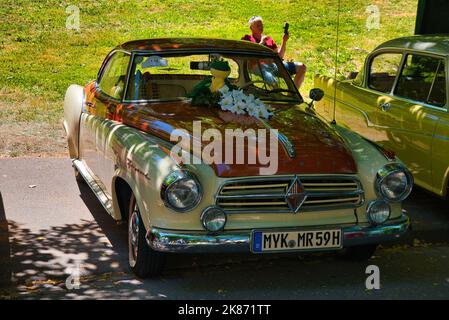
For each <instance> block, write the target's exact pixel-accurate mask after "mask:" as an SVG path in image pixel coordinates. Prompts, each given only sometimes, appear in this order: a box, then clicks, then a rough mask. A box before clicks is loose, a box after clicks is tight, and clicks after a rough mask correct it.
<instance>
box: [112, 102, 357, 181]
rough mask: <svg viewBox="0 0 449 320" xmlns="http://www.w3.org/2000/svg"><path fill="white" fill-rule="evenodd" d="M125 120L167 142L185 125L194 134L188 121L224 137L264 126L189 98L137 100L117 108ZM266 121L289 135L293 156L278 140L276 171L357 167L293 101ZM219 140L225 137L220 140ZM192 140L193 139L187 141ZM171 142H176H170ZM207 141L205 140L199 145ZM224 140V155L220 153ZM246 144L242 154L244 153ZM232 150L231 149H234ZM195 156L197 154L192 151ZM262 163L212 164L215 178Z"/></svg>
mask: <svg viewBox="0 0 449 320" xmlns="http://www.w3.org/2000/svg"><path fill="white" fill-rule="evenodd" d="M120 115H121V118H122V119H120V120H122V121H123V123H124V124H126V125H129V126H133V127H135V128H138V129H140V130H143V131H145V132H148V133H151V134H153V135H155V136H158V137H160V138H162V139H164V140H167V141H170V135H171V134H172V133H173V131H174V130H177V129H178V130H179V129H184V130H186V131H187V132H188V133H189V134H190V136H191V137H192V136H193V121H201V132H204V130H206V129H217V130H219V131H220V132H221V133H222V134H223V137H224V132H225V129H242V130H243V131H245V130H246V129H254V130H256V132H257V129H267V127H266V125H265V124H264V123H263V122H262V121H260V120H258V119H256V118H254V117H250V116H247V115H236V114H233V113H231V112H229V111H222V110H220V109H218V108H213V107H196V106H191V105H190V103H189V102H188V101H176V102H165V103H162V102H161V103H151V104H146V105H145V104H137V105H130V106H126V107H124V108H123V110H122V111H121V112H120ZM266 123H267V124H268V125H269V126H270V127H272V128H273V129H277V130H278V131H279V133H282V134H283V135H284V136H286V137H287V138H288V140H289V141H290V143H291V144H292V145H293V146H294V151H295V156H293V157H292V156H289V155H288V153H287V150H286V148H285V147H284V146H283V144H282V143H279V144H278V164H279V165H278V171H277V174H353V173H356V172H357V167H356V164H355V162H354V159H353V157H352V155H351V152H350V151H349V150H348V149H347V147H346V144H345V142H344V140H343V139H342V138H341V137H340V136H339V135H338V134H337V133H336V132H335V131H334V130H333V129H332V128H331V127H329V126H328V125H327V124H326V123H324V122H322V121H321V120H320V119H319V118H317V117H315V116H314V115H312V114H309V113H307V112H304V111H302V110H301V108H300V107H299V106H297V105H296V106H295V105H285V104H283V105H276V111H275V115H274V116H273V117H272V118H271V119H270V120H267V121H266ZM223 140H224V138H223ZM191 141H192V140H191ZM173 143H177V141H174V142H173ZM209 143H210V142H209V141H205V142H203V143H202V146H203V147H204V146H206V145H208V144H209ZM224 144H225V141H223V154H224V150H225V148H224ZM246 145H247V143H245V154H247V153H246V152H247V146H246ZM234 148H235V147H234ZM197 156H198V155H197ZM261 167H266V165H261V164H259V163H256V164H215V165H213V168H214V170H215V172H216V173H217V175H218V176H220V177H239V176H252V175H259V169H260V168H261Z"/></svg>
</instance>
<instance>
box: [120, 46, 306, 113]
mask: <svg viewBox="0 0 449 320" xmlns="http://www.w3.org/2000/svg"><path fill="white" fill-rule="evenodd" d="M122 51H123V50H122ZM125 52H127V51H125ZM128 53H129V52H128ZM214 53H217V54H220V53H222V54H236V55H244V56H250V57H257V56H260V57H265V58H273V59H274V60H277V61H278V62H279V65H280V67H281V68H283V69H284V72H286V74H289V73H288V71H287V69H286V68H285V66H284V64H283V61H282V59H281V58H280V57H279V55H277V54H275V53H270V52H258V51H256V50H254V51H242V50H233V49H217V50H215V49H211V48H195V49H180V50H177V49H169V50H160V51H157V50H132V51H131V59H130V63H129V66H128V75H127V79H126V85H125V92H124V95H123V99H122V100H121V101H122V102H123V103H135V102H139V103H140V102H147V103H151V102H164V100H154V99H152V100H128V99H126V97H127V95H128V89H129V85H130V83H129V79H130V77H131V69H132V65H133V64H134V59H135V57H136V56H137V55H139V56H142V55H143V56H144V55H154V54H157V55H161V56H167V55H177V54H179V55H182V54H191V55H193V54H214ZM239 77H240V75H239ZM285 80H286V81H288V82H290V85H291V87H292V88H294V90H295V91H296V94H297V96H298V97H299V99H298V100H292V102H289V103H297V104H301V103H304V98H303V97H302V95H301V93H300V92H299V90H298V88H296V85H295V84H294V82H293V79H292V77H290V76H289V77H287V79H285ZM262 100H263V99H262ZM173 101H177V100H173ZM273 101H276V102H286V101H285V100H279V101H278V100H273Z"/></svg>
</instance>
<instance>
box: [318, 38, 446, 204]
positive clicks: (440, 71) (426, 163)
mask: <svg viewBox="0 0 449 320" xmlns="http://www.w3.org/2000/svg"><path fill="white" fill-rule="evenodd" d="M448 57H449V36H447V35H446V36H441V35H440V36H438V35H432V36H410V37H403V38H398V39H394V40H390V41H387V42H385V43H383V44H381V45H380V46H378V47H377V48H376V49H375V50H374V51H373V52H372V53H370V54H369V55H368V56H367V58H366V60H365V64H364V66H363V68H362V70H361V72H359V73H353V76H351V77H348V78H349V79H347V80H344V81H338V82H337V83H335V82H334V81H333V80H332V79H330V78H328V77H325V76H317V77H315V85H316V86H317V87H318V88H321V89H322V90H324V91H325V98H324V99H323V100H322V101H320V102H319V103H318V104H316V106H315V107H316V111H317V113H319V114H320V115H321V116H322V117H324V118H325V119H326V120H327V121H332V120H333V119H334V113H335V120H336V122H337V123H338V124H339V125H340V126H343V127H345V128H348V129H351V130H353V131H355V132H357V133H358V134H360V135H362V136H363V137H364V138H366V139H368V140H370V141H371V142H373V143H376V144H378V145H379V146H381V147H383V148H385V149H387V150H390V151H392V152H395V154H396V155H397V157H398V158H399V159H401V161H403V162H404V164H406V165H407V167H408V168H409V170H410V171H411V172H412V174H413V176H414V179H415V182H416V184H417V185H419V186H421V187H423V188H425V189H427V190H429V191H431V192H433V193H435V194H437V195H439V196H442V197H444V196H446V194H447V187H448V179H449V114H448V101H447V96H448V93H449V91H448V90H449V88H448V84H449V81H448V73H449V71H448V70H449V69H448V65H449V60H448ZM351 78H352V79H351ZM334 92H336V94H335V95H334ZM334 98H335V99H334ZM334 105H335V111H334Z"/></svg>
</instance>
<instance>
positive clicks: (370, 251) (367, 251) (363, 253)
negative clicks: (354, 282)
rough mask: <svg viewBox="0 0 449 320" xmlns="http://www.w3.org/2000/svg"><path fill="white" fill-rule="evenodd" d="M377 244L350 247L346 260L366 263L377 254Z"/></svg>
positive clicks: (346, 253) (345, 256) (345, 254)
mask: <svg viewBox="0 0 449 320" xmlns="http://www.w3.org/2000/svg"><path fill="white" fill-rule="evenodd" d="M376 249H377V244H370V245H363V246H355V247H349V248H347V249H346V252H345V253H344V258H345V259H346V260H350V261H366V260H368V259H369V258H371V257H372V256H373V255H374V252H376Z"/></svg>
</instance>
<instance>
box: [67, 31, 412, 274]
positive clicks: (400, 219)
mask: <svg viewBox="0 0 449 320" xmlns="http://www.w3.org/2000/svg"><path fill="white" fill-rule="evenodd" d="M217 61H218V62H217ZM214 63H215V64H214ZM214 65H216V66H217V67H212V66H214ZM223 66H225V68H222V67H223ZM220 68H222V69H220ZM213 70H215V71H213ZM217 70H218V71H217ZM211 74H213V76H211ZM223 74H225V75H226V79H225V82H226V83H227V84H228V85H229V86H231V87H232V88H233V89H232V91H230V92H231V93H232V94H234V93H237V94H239V95H240V96H245V97H251V99H253V101H255V102H257V104H258V105H259V106H266V107H267V109H266V110H265V111H267V112H266V113H261V114H260V115H259V114H252V115H250V114H249V113H244V112H243V111H242V109H238V106H237V107H236V109H226V108H225V102H224V100H226V99H224V100H223V99H222V100H220V103H221V104H220V106H221V107H220V106H217V105H216V104H213V103H212V104H211V105H207V104H206V105H201V103H199V104H196V103H193V100H194V99H196V98H198V96H192V92H200V91H201V90H198V88H200V89H201V88H202V89H204V88H206V87H207V85H206V86H204V87H201V84H202V85H204V84H207V83H208V81H209V84H210V83H212V84H211V86H210V89H206V90H205V91H204V90H203V92H206V91H207V90H209V91H210V92H212V88H213V87H214V81H216V79H218V78H220V77H221V76H222V75H223ZM199 85H200V86H199ZM223 88H224V86H223V87H221V88H220V90H221V89H223ZM225 91H226V90H223V91H220V92H221V93H218V92H217V91H214V92H215V95H211V97H220V96H221V95H223V96H224V95H225ZM228 94H229V92H228ZM311 96H312V97H314V99H315V100H319V98H320V91H319V90H312V91H311ZM228 97H229V96H228ZM200 100H201V99H200ZM243 107H244V108H247V110H249V106H243ZM268 110H269V112H268ZM248 112H249V111H248ZM198 123H200V124H201V133H204V132H206V130H208V129H215V131H214V132H218V133H221V132H225V130H229V129H234V130H237V131H238V130H241V132H243V133H246V132H248V130H251V129H253V130H254V131H256V130H257V132H259V130H265V129H268V130H270V131H269V132H272V133H275V136H274V137H275V138H274V140H273V141H275V142H276V144H275V146H276V148H275V149H274V151H272V152H271V153H270V156H271V155H273V156H275V157H274V158H273V159H275V160H276V161H277V167H276V170H275V171H274V172H271V173H270V174H268V175H267V174H266V172H264V171H262V170H261V169H263V168H265V167H266V166H267V163H266V162H264V163H263V162H261V161H256V162H250V161H249V156H248V158H245V159H244V161H243V162H242V161H240V162H239V161H234V162H235V163H234V162H233V161H230V162H229V161H226V162H222V163H220V162H219V161H216V162H207V161H205V160H204V158H203V157H201V156H202V153H201V150H202V149H201V147H203V146H204V141H201V139H200V140H198V139H196V140H195V132H194V131H195V125H198ZM64 128H65V130H66V132H67V138H68V146H69V150H70V157H71V158H72V159H73V166H74V168H75V175H76V176H77V179H78V180H79V181H85V182H87V184H88V185H89V186H90V187H91V189H92V190H93V192H94V193H95V194H96V195H97V197H98V199H99V200H100V201H101V203H102V204H103V206H104V208H105V209H106V211H107V212H108V213H109V214H110V215H111V216H112V217H113V218H114V219H116V220H124V221H128V233H129V237H128V238H129V264H130V267H131V269H132V271H133V272H134V273H135V274H136V275H137V276H139V277H147V276H155V275H157V274H159V273H160V272H161V271H162V268H163V265H164V261H165V259H166V255H167V254H173V253H180V252H197V253H202V252H238V251H240V252H248V253H254V254H259V253H273V252H290V251H293V252H302V251H321V250H334V251H338V250H341V253H342V256H346V257H349V258H356V259H367V258H369V257H371V256H372V254H373V253H374V251H375V249H376V246H377V245H378V244H379V243H382V242H384V241H388V240H394V239H397V238H399V237H400V236H402V235H404V234H405V233H406V232H407V231H408V230H409V227H410V220H409V217H408V216H407V215H406V213H405V212H403V210H402V207H401V202H402V201H403V200H404V199H405V198H406V197H407V196H408V195H409V193H410V191H411V188H412V184H413V180H412V176H411V175H410V173H409V171H408V170H407V169H406V168H405V166H404V165H403V164H401V162H400V161H398V160H397V159H395V158H394V157H391V156H390V155H389V154H388V152H385V150H383V149H382V148H379V147H378V146H375V145H373V144H372V143H370V142H368V141H366V140H365V139H363V138H361V137H360V136H359V135H357V134H354V133H352V132H350V131H349V130H347V129H345V128H341V127H339V126H334V125H330V124H327V123H326V122H325V121H323V120H322V119H321V118H319V117H318V116H316V115H315V114H314V112H313V101H311V102H309V103H306V102H304V100H303V98H302V97H301V95H300V94H299V92H298V90H297V89H296V87H295V86H294V83H293V81H292V79H291V77H290V76H289V74H288V72H287V70H286V69H285V68H284V67H283V64H282V61H281V59H280V58H279V56H278V55H277V54H275V53H274V52H273V51H271V50H270V49H267V48H265V47H263V46H261V45H258V44H253V43H249V42H244V41H232V40H219V39H192V38H188V39H182V38H179V39H175V38H170V39H148V40H140V41H133V42H128V43H125V44H123V45H121V46H118V47H116V48H115V49H113V50H112V51H111V52H110V53H109V54H108V55H107V57H106V59H105V60H104V62H103V65H102V66H101V68H100V70H99V73H98V78H97V79H96V80H93V81H91V82H90V83H88V84H87V85H86V86H85V87H82V86H78V85H71V86H70V87H69V88H68V90H67V93H66V96H65V101H64ZM275 129H277V130H278V131H276V130H275ZM174 133H183V134H184V135H185V136H184V138H186V137H187V138H192V139H193V145H195V143H197V147H198V143H199V147H200V149H199V151H198V148H195V146H194V147H193V148H192V150H190V149H188V148H184V147H183V148H181V151H180V152H178V153H176V152H174V151H173V148H174V146H176V145H178V143H177V142H178V141H173V140H172V136H173V134H174ZM272 137H273V136H271V138H272ZM181 138H182V137H181ZM243 138H244V140H243V142H245V141H247V140H248V141H247V142H248V143H249V140H251V138H248V139H245V136H243ZM271 138H270V141H272V140H271ZM181 140H182V139H181ZM235 141H237V138H236V139H235ZM251 141H252V140H251ZM240 142H242V140H240ZM258 143H259V142H258ZM277 143H278V144H277ZM229 145H231V148H230V152H231V154H232V152H233V151H235V150H237V149H239V148H240V147H241V146H239V145H237V144H234V140H233V141H232V144H229V143H227V144H226V146H227V147H229ZM259 145H261V144H257V145H256V150H255V151H256V153H257V154H258V155H259V154H260V153H261V152H262V151H261V149H259ZM189 146H190V143H189ZM247 149H248V150H249V149H250V148H249V147H248V148H245V150H247ZM178 151H179V150H178ZM227 151H229V150H227ZM186 154H188V156H191V158H192V160H191V161H190V162H189V161H185V157H184V156H185V155H186ZM179 155H183V157H180V156H179ZM233 157H234V156H232V159H234V158H233ZM187 159H188V157H187ZM262 167H263V168H262Z"/></svg>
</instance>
